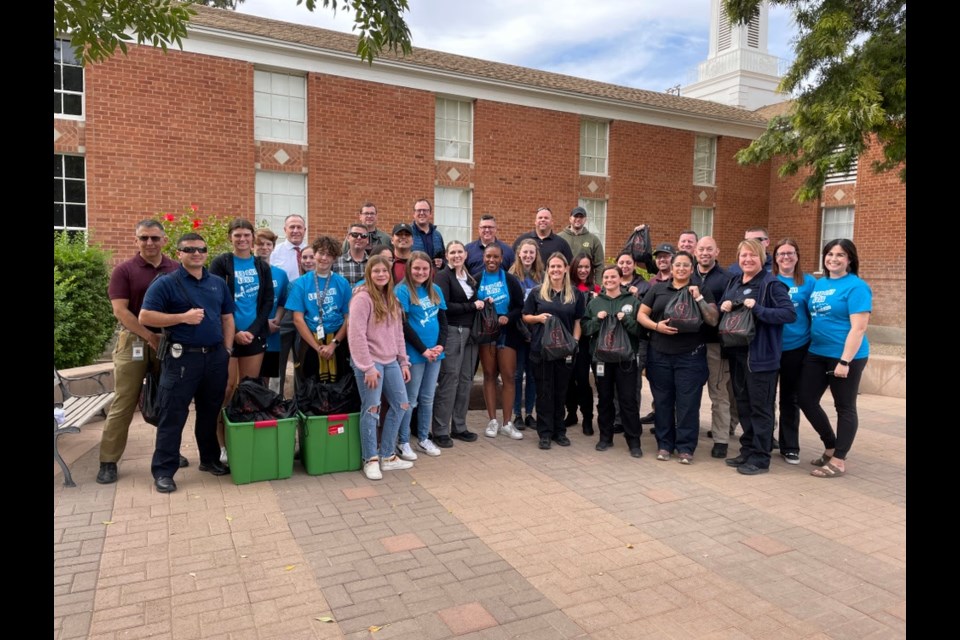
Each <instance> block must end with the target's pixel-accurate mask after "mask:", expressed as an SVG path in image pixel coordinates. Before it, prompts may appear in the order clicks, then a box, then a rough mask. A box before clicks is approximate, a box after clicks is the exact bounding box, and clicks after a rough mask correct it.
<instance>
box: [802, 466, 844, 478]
mask: <svg viewBox="0 0 960 640" xmlns="http://www.w3.org/2000/svg"><path fill="white" fill-rule="evenodd" d="M845 473H846V471H844V470H843V469H841V468H840V467H837V466H836V465H834V464H833V463H832V462H828V463H826V464H824V465H823V466H822V467H820V468H819V469H814V470H813V471H811V472H810V475H812V476H813V477H814V478H839V477H840V476H842V475H844V474H845Z"/></svg>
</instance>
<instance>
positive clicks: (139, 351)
mask: <svg viewBox="0 0 960 640" xmlns="http://www.w3.org/2000/svg"><path fill="white" fill-rule="evenodd" d="M132 351H133V359H134V361H135V362H141V361H143V340H141V339H140V338H137V339H136V340H134V341H133V350H132Z"/></svg>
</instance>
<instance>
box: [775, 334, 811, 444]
mask: <svg viewBox="0 0 960 640" xmlns="http://www.w3.org/2000/svg"><path fill="white" fill-rule="evenodd" d="M809 346H810V343H809V342H808V343H807V344H805V345H803V346H802V347H799V348H797V349H790V350H789V351H784V352H783V353H782V354H781V355H780V376H779V377H780V453H800V402H799V400H798V398H797V392H798V391H799V389H800V370H801V369H802V367H803V359H804V358H805V357H806V355H807V347H809Z"/></svg>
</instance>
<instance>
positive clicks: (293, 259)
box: [270, 213, 310, 395]
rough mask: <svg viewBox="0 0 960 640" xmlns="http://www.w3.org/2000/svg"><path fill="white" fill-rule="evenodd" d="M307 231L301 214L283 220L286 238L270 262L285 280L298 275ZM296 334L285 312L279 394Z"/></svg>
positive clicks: (295, 329) (281, 344)
mask: <svg viewBox="0 0 960 640" xmlns="http://www.w3.org/2000/svg"><path fill="white" fill-rule="evenodd" d="M306 232H307V226H306V223H305V222H304V220H303V216H301V215H298V214H296V213H294V214H291V215H289V216H287V218H286V220H284V221H283V233H284V235H285V236H286V239H285V240H284V241H283V242H281V243H280V244H278V245H277V246H276V247H274V249H273V253H271V254H270V264H272V265H273V266H275V267H280V268H281V269H283V270H284V271H285V272H286V274H287V280H288V281H289V282H291V283H292V282H293V281H294V280H296V279H297V278H299V277H300V275H301V272H300V252H301V251H303V250H304V249H305V248H306V247H307V246H309V244H310V243H308V242H307V241H306V240H305V239H304V236H305V235H306ZM296 335H297V328H296V327H294V326H293V314H292V313H285V314H284V315H283V317H282V318H281V319H280V356H279V358H280V364H279V366H280V377H279V378H278V380H277V388H276V389H274V390H275V391H276V392H277V393H279V394H280V395H283V388H284V386H285V385H286V380H287V358H288V357H289V356H290V350H291V349H293V341H294V339H295V338H296Z"/></svg>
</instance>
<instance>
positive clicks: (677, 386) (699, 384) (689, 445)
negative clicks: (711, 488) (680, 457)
mask: <svg viewBox="0 0 960 640" xmlns="http://www.w3.org/2000/svg"><path fill="white" fill-rule="evenodd" d="M708 377H709V371H708V370H707V348H706V345H700V346H699V347H697V349H696V350H694V351H692V352H689V353H678V354H668V353H662V352H660V351H657V350H656V349H655V348H654V346H653V345H650V349H649V351H648V352H647V380H649V381H650V391H651V392H652V393H653V403H654V404H655V405H656V406H657V411H656V413H655V414H654V423H653V424H654V429H655V433H656V436H657V448H658V449H663V450H665V451H670V452H673V450H674V449H676V450H677V453H689V454H691V455H693V452H694V451H696V449H697V437H698V436H699V435H700V398H701V397H702V396H703V385H705V384H706V383H707V378H708Z"/></svg>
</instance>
